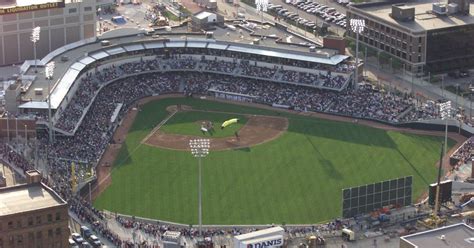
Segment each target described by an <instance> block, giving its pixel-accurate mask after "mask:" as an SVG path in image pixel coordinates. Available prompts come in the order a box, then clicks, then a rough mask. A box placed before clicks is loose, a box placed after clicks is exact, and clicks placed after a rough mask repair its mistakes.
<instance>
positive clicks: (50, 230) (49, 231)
mask: <svg viewBox="0 0 474 248" xmlns="http://www.w3.org/2000/svg"><path fill="white" fill-rule="evenodd" d="M52 237H53V229H49V230H48V238H52Z"/></svg>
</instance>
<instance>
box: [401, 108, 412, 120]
mask: <svg viewBox="0 0 474 248" xmlns="http://www.w3.org/2000/svg"><path fill="white" fill-rule="evenodd" d="M413 109H414V107H413V106H409V107H408V108H407V109H405V111H403V112H401V113H400V114H399V115H398V116H397V119H398V120H401V119H402V118H403V117H405V115H407V114H408V113H410V112H411V111H412V110H413Z"/></svg>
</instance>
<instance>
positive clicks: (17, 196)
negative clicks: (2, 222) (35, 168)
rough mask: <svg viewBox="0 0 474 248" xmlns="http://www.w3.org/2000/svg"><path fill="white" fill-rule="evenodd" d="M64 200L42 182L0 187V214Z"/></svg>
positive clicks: (36, 207) (8, 213) (44, 205)
mask: <svg viewBox="0 0 474 248" xmlns="http://www.w3.org/2000/svg"><path fill="white" fill-rule="evenodd" d="M64 204H66V202H65V201H64V200H63V199H62V198H61V197H59V196H58V195H57V194H56V193H55V192H54V191H53V190H52V189H50V188H48V187H47V186H45V185H44V184H42V183H31V184H20V185H15V186H12V187H6V188H0V216H4V215H12V214H16V213H21V212H28V211H33V210H37V209H43V208H48V207H55V206H60V205H64Z"/></svg>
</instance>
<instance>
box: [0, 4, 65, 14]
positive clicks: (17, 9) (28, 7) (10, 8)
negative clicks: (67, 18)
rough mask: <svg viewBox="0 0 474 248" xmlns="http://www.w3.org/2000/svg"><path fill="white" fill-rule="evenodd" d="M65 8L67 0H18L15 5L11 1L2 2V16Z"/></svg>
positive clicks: (0, 9)
mask: <svg viewBox="0 0 474 248" xmlns="http://www.w3.org/2000/svg"><path fill="white" fill-rule="evenodd" d="M65 6H66V5H65V0H34V1H31V0H17V1H16V2H14V4H11V2H10V1H1V0H0V15H7V14H16V13H21V12H28V11H36V10H44V9H54V8H64V7H65Z"/></svg>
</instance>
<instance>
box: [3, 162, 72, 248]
mask: <svg viewBox="0 0 474 248" xmlns="http://www.w3.org/2000/svg"><path fill="white" fill-rule="evenodd" d="M26 175H27V183H26V184H20V185H15V186H11V187H6V188H0V248H14V247H17V248H50V247H54V248H61V247H68V238H69V235H70V231H69V228H68V220H69V217H68V205H67V203H66V202H65V201H64V200H63V199H62V198H61V197H59V196H58V195H57V194H56V193H55V192H54V191H53V190H52V189H50V188H48V187H47V186H45V185H44V184H42V183H41V182H40V180H41V175H40V174H39V172H37V171H28V172H26Z"/></svg>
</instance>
